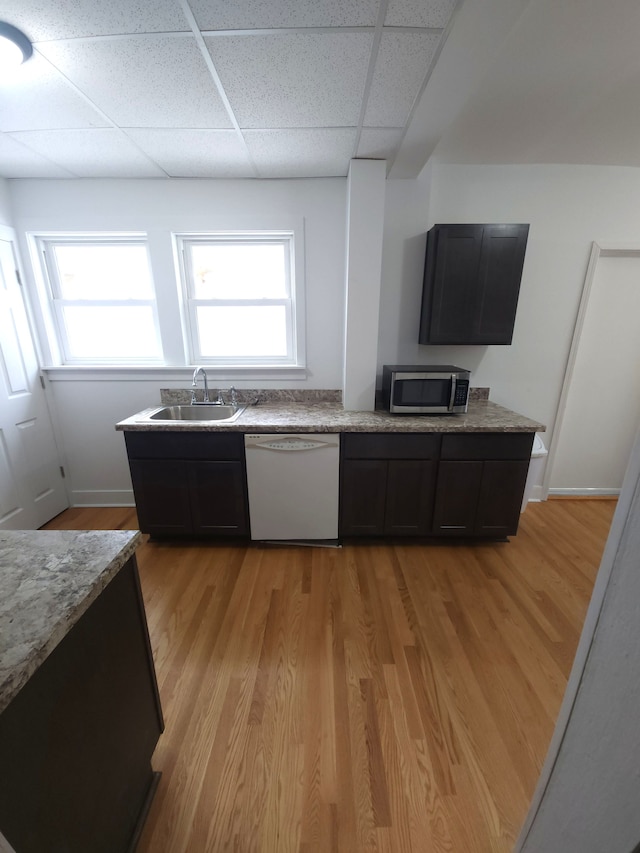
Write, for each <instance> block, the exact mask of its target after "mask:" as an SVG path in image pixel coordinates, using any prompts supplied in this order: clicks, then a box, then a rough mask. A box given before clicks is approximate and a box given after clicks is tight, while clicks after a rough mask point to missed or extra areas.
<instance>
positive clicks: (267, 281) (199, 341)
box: [177, 232, 300, 366]
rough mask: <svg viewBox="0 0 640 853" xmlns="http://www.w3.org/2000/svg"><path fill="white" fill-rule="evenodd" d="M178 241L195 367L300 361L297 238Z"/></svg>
mask: <svg viewBox="0 0 640 853" xmlns="http://www.w3.org/2000/svg"><path fill="white" fill-rule="evenodd" d="M177 239H178V247H179V250H180V252H179V255H180V258H181V275H182V283H183V290H184V299H185V305H186V315H187V317H186V319H187V327H188V328H187V333H188V338H189V345H190V355H191V360H192V362H193V363H198V364H200V363H202V364H220V365H236V366H242V365H273V366H276V365H296V364H298V363H299V360H300V359H299V357H298V352H297V334H296V322H295V320H296V316H295V315H296V312H295V299H294V294H295V286H294V278H295V276H294V270H295V264H294V244H293V233H292V232H255V233H253V232H252V233H247V232H241V233H217V234H206V235H184V234H183V235H180V236H178V238H177Z"/></svg>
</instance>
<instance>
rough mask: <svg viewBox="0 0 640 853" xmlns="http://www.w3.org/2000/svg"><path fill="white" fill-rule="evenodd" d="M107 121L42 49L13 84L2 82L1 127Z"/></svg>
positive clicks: (83, 124)
mask: <svg viewBox="0 0 640 853" xmlns="http://www.w3.org/2000/svg"><path fill="white" fill-rule="evenodd" d="M106 125H107V123H106V122H105V121H104V119H103V118H102V116H101V115H100V113H98V112H96V110H94V109H93V107H92V106H91V105H90V104H88V103H87V101H86V100H85V99H84V98H83V97H82V96H81V95H79V94H78V93H77V92H76V91H75V90H74V89H73V87H72V86H70V85H69V83H68V82H67V80H66V79H65V78H64V77H63V76H62V75H61V74H60V73H59V72H58V71H56V69H55V68H53V67H52V66H51V65H50V64H49V63H48V62H47V60H46V59H44V58H43V57H42V56H40V55H39V54H38V53H34V55H33V56H32V58H31V59H30V60H29V62H25V63H24V65H21V66H20V68H19V69H18V72H17V73H16V75H15V77H13V78H12V79H11V82H10V84H9V85H0V130H4V131H10V130H44V129H47V128H63V127H74V128H79V127H105V126H106Z"/></svg>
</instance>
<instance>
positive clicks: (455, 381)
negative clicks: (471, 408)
mask: <svg viewBox="0 0 640 853" xmlns="http://www.w3.org/2000/svg"><path fill="white" fill-rule="evenodd" d="M457 385H458V377H457V376H456V375H455V374H454V375H453V376H452V377H451V397H450V398H449V411H450V412H452V411H453V401H454V400H455V399H456V387H457Z"/></svg>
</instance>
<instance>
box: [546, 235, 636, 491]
mask: <svg viewBox="0 0 640 853" xmlns="http://www.w3.org/2000/svg"><path fill="white" fill-rule="evenodd" d="M600 258H637V259H638V260H640V243H599V242H597V241H595V240H594V241H593V242H592V244H591V253H590V255H589V263H588V265H587V271H586V274H585V277H584V284H583V286H582V294H581V296H580V304H579V306H578V313H577V314H576V320H575V324H574V327H573V335H572V338H571V347H570V349H569V355H568V356H567V363H566V366H565V371H564V378H563V381H562V390H561V391H560V399H559V401H558V408H557V413H556V419H555V423H554V426H553V432H552V434H551V439H550V442H549V448H548V451H549V453H548V457H547V464H546V467H545V472H544V477H543V478H542V499H543V500H546V499H547V497H548V496H549V482H550V480H551V473H552V471H553V463H554V461H555V457H556V452H557V449H558V442H559V440H560V433H561V431H562V424H563V421H564V416H565V413H566V410H567V402H568V399H569V389H570V387H571V382H572V380H573V373H574V370H575V366H576V360H577V358H578V349H579V347H580V340H581V338H582V332H583V329H584V323H585V318H586V315H587V307H588V305H589V300H590V298H591V292H592V290H593V282H594V281H595V277H596V270H597V268H598V262H599V260H600Z"/></svg>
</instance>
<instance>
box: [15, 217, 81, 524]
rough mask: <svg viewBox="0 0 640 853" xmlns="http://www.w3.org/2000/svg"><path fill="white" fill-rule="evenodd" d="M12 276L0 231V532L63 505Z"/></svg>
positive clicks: (18, 291)
mask: <svg viewBox="0 0 640 853" xmlns="http://www.w3.org/2000/svg"><path fill="white" fill-rule="evenodd" d="M17 270H18V264H17V259H16V252H15V243H14V241H13V232H12V231H11V229H9V228H4V227H0V530H35V529H36V528H38V527H40V526H41V525H43V524H44V523H45V522H47V521H49V519H50V518H53V516H54V515H57V514H58V513H59V512H62V510H63V509H66V508H67V507H68V505H69V502H68V500H67V495H66V491H65V488H64V484H63V480H62V470H61V468H60V460H59V457H58V449H57V447H56V443H55V439H54V435H53V427H52V425H51V419H50V417H49V410H48V408H47V401H46V399H45V392H44V390H43V388H42V385H41V381H40V373H39V368H38V359H37V356H36V352H35V347H34V344H33V338H32V337H31V331H30V329H29V323H28V320H27V313H26V309H25V304H24V300H23V297H22V292H21V287H20V283H19V280H18V272H17Z"/></svg>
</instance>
